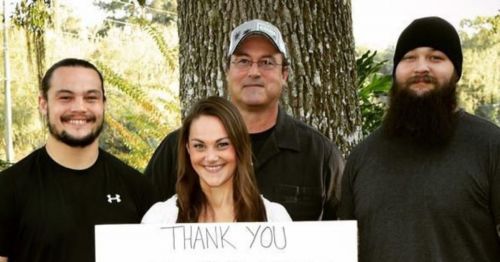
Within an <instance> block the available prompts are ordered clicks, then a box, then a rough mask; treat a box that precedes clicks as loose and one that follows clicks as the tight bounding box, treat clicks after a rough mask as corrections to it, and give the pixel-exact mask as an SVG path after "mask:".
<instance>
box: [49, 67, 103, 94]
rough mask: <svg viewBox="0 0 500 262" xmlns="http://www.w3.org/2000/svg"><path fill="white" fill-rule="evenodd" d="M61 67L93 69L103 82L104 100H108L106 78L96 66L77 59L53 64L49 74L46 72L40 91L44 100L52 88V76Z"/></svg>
mask: <svg viewBox="0 0 500 262" xmlns="http://www.w3.org/2000/svg"><path fill="white" fill-rule="evenodd" d="M60 67H83V68H88V69H92V70H94V71H96V72H97V74H98V75H99V79H100V80H101V89H102V94H103V98H104V100H106V96H105V95H104V78H103V77H102V74H101V72H99V70H98V69H97V67H96V66H95V65H93V64H92V63H90V62H88V61H86V60H82V59H77V58H65V59H63V60H61V61H59V62H57V63H55V64H53V65H52V66H51V67H50V68H49V70H47V72H45V75H44V76H43V78H42V86H41V87H40V91H41V92H42V95H43V98H45V99H47V92H48V91H49V88H50V79H51V78H52V75H53V74H54V71H56V69H58V68H60Z"/></svg>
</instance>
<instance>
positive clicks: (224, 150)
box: [142, 97, 291, 223]
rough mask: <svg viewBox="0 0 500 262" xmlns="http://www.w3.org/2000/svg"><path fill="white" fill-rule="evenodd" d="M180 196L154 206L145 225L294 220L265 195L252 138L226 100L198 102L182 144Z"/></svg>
mask: <svg viewBox="0 0 500 262" xmlns="http://www.w3.org/2000/svg"><path fill="white" fill-rule="evenodd" d="M177 166H178V172H177V185H176V191H177V194H176V195H174V196H173V197H171V198H170V199H168V200H167V201H165V202H159V203H156V204H155V205H153V207H151V209H150V210H149V211H148V212H147V213H146V215H145V216H144V218H143V219H142V222H143V223H175V222H177V223H191V222H251V221H291V218H290V216H289V215H288V213H287V212H286V210H285V208H284V207H283V206H281V205H280V204H277V203H272V202H269V201H268V200H266V199H265V198H264V197H261V196H260V195H259V190H258V189H257V183H256V181H255V175H254V172H253V167H252V151H251V144H250V138H249V135H248V132H247V129H246V126H245V123H244V122H243V119H242V117H241V115H240V113H239V112H238V110H237V109H236V108H235V107H234V106H233V105H232V104H231V103H230V102H229V101H227V100H226V99H223V98H220V97H209V98H207V99H203V100H201V101H199V102H198V103H196V104H195V105H194V107H193V108H192V110H191V112H190V113H189V115H188V116H186V118H185V119H184V122H183V124H182V128H181V133H180V138H179V144H178V162H177Z"/></svg>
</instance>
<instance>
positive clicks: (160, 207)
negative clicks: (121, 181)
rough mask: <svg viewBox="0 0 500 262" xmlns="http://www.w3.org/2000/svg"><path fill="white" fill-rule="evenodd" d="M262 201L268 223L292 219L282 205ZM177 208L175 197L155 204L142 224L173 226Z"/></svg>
mask: <svg viewBox="0 0 500 262" xmlns="http://www.w3.org/2000/svg"><path fill="white" fill-rule="evenodd" d="M261 197H262V201H263V202H264V206H265V208H266V215H267V221H268V222H288V221H292V218H291V217H290V215H289V214H288V212H286V209H285V207H283V206H282V205H280V204H278V203H275V202H271V201H269V200H267V199H265V198H264V197H263V196H261ZM178 213H179V208H178V207H177V195H174V196H172V197H171V198H169V199H167V201H164V202H157V203H156V204H154V205H153V206H152V207H151V208H150V209H149V210H148V212H146V214H145V215H144V217H143V218H142V222H141V223H142V224H174V223H175V221H176V220H177V215H178Z"/></svg>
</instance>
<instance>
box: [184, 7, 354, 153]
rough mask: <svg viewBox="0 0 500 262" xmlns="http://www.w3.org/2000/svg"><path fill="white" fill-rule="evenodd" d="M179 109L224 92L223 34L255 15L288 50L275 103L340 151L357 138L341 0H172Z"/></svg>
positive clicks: (348, 23)
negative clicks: (284, 82) (285, 78)
mask: <svg viewBox="0 0 500 262" xmlns="http://www.w3.org/2000/svg"><path fill="white" fill-rule="evenodd" d="M178 15H179V19H178V28H179V48H180V50H179V51H180V54H179V57H180V58H179V62H180V76H181V77H180V99H181V107H182V115H183V116H184V114H185V110H186V109H188V108H189V106H190V105H191V104H192V103H193V101H196V100H198V99H200V98H203V97H206V96H210V95H219V96H226V94H227V92H226V83H225V71H224V67H225V63H226V53H227V49H228V46H229V34H230V32H231V30H232V29H233V28H234V27H235V26H237V25H239V24H240V23H242V22H244V21H247V20H251V19H255V18H259V19H263V20H266V21H269V22H271V23H273V24H274V25H276V26H277V27H278V28H279V29H280V30H281V32H282V34H283V37H284V40H285V43H286V44H287V48H288V50H289V53H290V65H291V68H290V69H291V70H290V76H289V81H288V87H287V88H286V89H285V92H284V94H283V96H282V103H281V104H282V107H283V108H284V109H286V110H287V111H289V112H290V113H292V114H293V115H294V116H295V117H296V118H299V119H301V120H303V121H304V122H306V123H308V124H310V125H311V126H313V127H315V128H317V129H318V130H319V131H320V132H322V133H323V134H325V135H326V136H327V137H329V138H330V139H332V141H335V142H336V144H337V145H338V146H339V148H340V149H341V150H342V151H343V152H344V153H347V152H348V151H349V149H350V148H351V147H352V146H353V145H355V144H356V143H357V142H358V141H359V139H360V138H361V117H360V113H359V110H358V106H357V95H356V87H355V77H356V69H355V54H354V38H353V34H352V19H351V3H350V1H349V0H317V1H308V0H287V1H285V0H280V1H277V0H251V1H239V0H232V1H226V0H203V1H201V0H200V1H190V0H179V1H178Z"/></svg>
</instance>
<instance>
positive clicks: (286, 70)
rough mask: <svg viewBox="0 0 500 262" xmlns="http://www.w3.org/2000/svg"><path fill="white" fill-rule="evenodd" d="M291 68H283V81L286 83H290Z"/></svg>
mask: <svg viewBox="0 0 500 262" xmlns="http://www.w3.org/2000/svg"><path fill="white" fill-rule="evenodd" d="M289 70H290V68H289V67H288V66H284V67H283V70H282V74H283V80H284V81H285V82H286V81H288V72H289Z"/></svg>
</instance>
